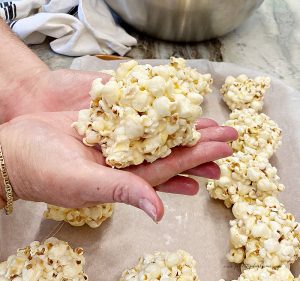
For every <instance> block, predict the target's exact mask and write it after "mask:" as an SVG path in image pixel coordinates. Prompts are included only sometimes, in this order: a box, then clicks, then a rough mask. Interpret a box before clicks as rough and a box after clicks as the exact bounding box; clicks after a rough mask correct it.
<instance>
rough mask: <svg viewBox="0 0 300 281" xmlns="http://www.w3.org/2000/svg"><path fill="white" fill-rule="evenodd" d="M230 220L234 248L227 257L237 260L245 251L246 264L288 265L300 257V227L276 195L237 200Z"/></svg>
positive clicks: (246, 265)
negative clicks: (254, 200) (251, 201)
mask: <svg viewBox="0 0 300 281" xmlns="http://www.w3.org/2000/svg"><path fill="white" fill-rule="evenodd" d="M232 212H233V215H234V216H235V218H236V219H235V220H232V221H230V225H231V228H230V242H231V245H232V250H231V252H230V253H229V254H228V255H227V258H228V260H229V261H231V262H236V259H235V255H236V252H237V251H239V252H242V253H243V254H242V255H243V257H244V260H242V259H240V260H239V261H238V263H241V262H243V263H244V266H245V268H251V267H273V268H277V267H280V266H282V265H287V266H289V265H290V264H291V263H293V262H295V260H296V259H297V258H298V257H299V241H300V227H299V225H298V223H297V222H295V218H294V216H293V215H292V214H290V213H287V212H286V210H285V209H284V206H283V205H282V204H281V203H280V202H279V201H278V199H276V198H275V197H272V196H270V197H267V198H265V199H264V200H263V201H260V200H256V202H255V203H254V204H249V203H247V202H238V203H236V204H234V206H233V208H232Z"/></svg>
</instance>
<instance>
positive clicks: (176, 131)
mask: <svg viewBox="0 0 300 281" xmlns="http://www.w3.org/2000/svg"><path fill="white" fill-rule="evenodd" d="M211 84H212V79H211V76H210V75H209V74H205V75H202V74H200V73H199V72H197V71H196V70H195V69H192V68H190V67H186V65H185V60H184V59H180V58H171V60H170V64H169V65H164V66H153V67H152V66H151V65H138V63H137V62H136V61H133V60H132V61H128V62H125V63H121V64H120V67H119V68H118V69H117V70H116V72H115V74H114V75H113V77H112V78H111V79H110V81H109V82H108V83H107V84H105V85H104V84H102V80H101V78H98V79H96V80H94V82H93V84H92V88H91V91H90V96H91V98H92V101H91V105H90V109H84V110H81V111H80V112H79V116H78V122H75V123H74V124H73V127H75V128H76V129H77V131H78V133H79V134H80V135H82V136H84V139H83V142H84V143H85V144H86V145H89V146H94V145H96V144H99V145H100V146H101V149H102V153H103V155H104V157H106V163H107V164H108V165H110V166H112V167H117V168H124V167H127V166H129V165H138V164H141V163H142V162H144V160H146V161H147V162H153V161H155V160H156V159H158V158H163V157H166V156H168V155H169V154H170V153H171V148H173V147H175V146H178V145H184V146H193V145H195V144H196V143H197V141H198V140H199V138H200V133H199V132H198V131H196V129H195V121H196V120H197V119H198V118H199V116H200V115H201V114H202V109H201V106H200V105H201V103H202V102H203V96H204V95H205V94H207V93H209V92H211V89H210V85H211Z"/></svg>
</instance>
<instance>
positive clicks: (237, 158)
mask: <svg viewBox="0 0 300 281" xmlns="http://www.w3.org/2000/svg"><path fill="white" fill-rule="evenodd" d="M217 164H218V165H219V166H220V169H221V177H220V179H219V180H209V181H208V183H207V190H208V192H209V194H210V196H211V197H212V198H214V199H219V200H224V204H225V205H226V207H228V208H230V207H231V206H232V205H233V204H234V203H236V202H239V201H246V202H250V201H252V202H255V200H256V199H260V200H263V199H264V198H266V197H268V196H271V195H272V196H277V194H278V193H279V192H280V191H283V190H284V185H283V184H281V183H279V180H280V178H279V176H278V175H277V169H276V168H275V167H273V166H272V165H271V164H270V163H269V161H268V159H267V158H266V157H264V156H262V155H256V156H253V155H250V154H245V153H243V152H236V153H234V154H233V155H232V156H230V157H227V158H223V159H220V160H218V161H217Z"/></svg>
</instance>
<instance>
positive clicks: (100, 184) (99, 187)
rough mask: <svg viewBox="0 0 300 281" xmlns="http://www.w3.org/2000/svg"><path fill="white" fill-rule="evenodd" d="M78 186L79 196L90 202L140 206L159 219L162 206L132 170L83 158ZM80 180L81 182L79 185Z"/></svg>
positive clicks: (146, 184)
mask: <svg viewBox="0 0 300 281" xmlns="http://www.w3.org/2000/svg"><path fill="white" fill-rule="evenodd" d="M87 162H88V163H87V165H85V166H84V167H85V168H84V169H81V171H84V173H83V174H82V175H81V179H82V181H81V180H79V181H78V178H77V177H76V178H77V183H78V185H79V186H78V188H81V189H82V187H83V186H86V187H85V188H84V190H82V191H83V192H82V199H83V200H84V201H85V202H87V203H88V204H90V203H96V202H98V203H108V202H119V203H125V204H129V205H132V206H134V207H137V208H140V209H142V210H143V211H144V212H145V213H147V214H148V215H149V216H150V217H151V218H152V219H153V220H154V221H155V222H158V221H160V220H161V218H162V216H163V213H164V207H163V203H162V201H161V199H160V198H159V196H158V195H157V193H156V191H155V190H154V188H153V187H152V186H151V185H150V184H149V183H148V182H146V181H145V180H144V179H142V178H140V177H139V176H136V175H134V174H133V173H130V172H126V171H120V170H115V169H112V168H109V167H105V166H102V165H99V164H96V163H93V162H90V161H87ZM82 183H84V184H82Z"/></svg>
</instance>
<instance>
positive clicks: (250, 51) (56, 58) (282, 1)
mask: <svg viewBox="0 0 300 281" xmlns="http://www.w3.org/2000/svg"><path fill="white" fill-rule="evenodd" d="M128 32H129V33H131V34H132V35H133V36H135V37H136V38H137V39H138V44H137V46H135V47H134V48H132V50H131V51H130V52H129V53H128V54H127V56H129V57H132V58H135V59H151V58H159V59H161V58H169V57H170V56H181V57H184V58H186V59H195V58H204V59H209V60H212V61H225V62H231V63H236V64H239V65H242V66H244V67H248V68H252V69H257V70H260V71H263V72H265V73H267V74H270V75H273V76H276V77H278V78H281V79H283V80H284V81H285V82H286V84H288V85H290V86H292V87H294V88H296V89H298V90H300V2H299V1H296V0H265V2H264V3H263V4H262V6H261V7H260V8H259V9H258V10H257V11H256V12H255V13H254V14H253V15H252V16H251V17H250V18H249V19H248V20H247V21H246V22H244V23H243V25H241V26H240V27H239V28H238V29H236V30H235V31H233V32H231V33H230V34H228V35H226V36H224V37H221V38H216V39H213V40H208V41H205V42H201V43H193V44H177V43H169V42H165V41H160V40H156V39H153V38H150V37H147V36H146V35H143V34H140V33H137V32H136V31H134V30H130V29H129V30H128ZM31 48H32V50H33V51H34V52H36V53H37V54H38V55H39V56H40V57H41V59H42V60H44V61H45V62H46V63H47V64H48V65H49V66H50V67H51V68H52V69H58V68H66V67H69V66H70V64H71V62H72V60H73V58H71V57H66V56H61V55H58V54H55V53H53V52H52V51H51V49H50V48H49V44H48V43H47V42H45V43H44V44H41V45H35V46H31Z"/></svg>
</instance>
